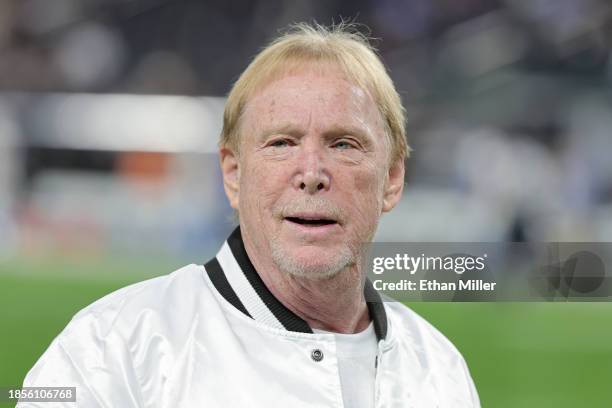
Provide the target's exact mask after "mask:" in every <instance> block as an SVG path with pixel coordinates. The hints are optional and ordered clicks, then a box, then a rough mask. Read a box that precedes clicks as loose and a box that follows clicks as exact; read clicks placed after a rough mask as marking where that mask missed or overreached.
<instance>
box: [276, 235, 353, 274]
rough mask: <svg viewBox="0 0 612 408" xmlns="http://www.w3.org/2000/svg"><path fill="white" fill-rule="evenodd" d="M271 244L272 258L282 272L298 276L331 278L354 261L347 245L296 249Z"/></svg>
mask: <svg viewBox="0 0 612 408" xmlns="http://www.w3.org/2000/svg"><path fill="white" fill-rule="evenodd" d="M276 244H278V243H273V245H272V248H271V249H272V259H273V260H274V263H275V264H276V266H277V267H278V268H279V269H280V270H281V271H282V272H284V273H287V274H289V275H293V276H296V277H300V278H309V279H326V278H331V277H333V276H335V275H336V274H338V273H339V272H340V271H342V270H343V269H345V268H346V267H347V266H349V265H351V264H353V263H354V257H353V254H352V252H351V251H350V250H349V249H348V248H347V247H342V248H320V247H314V246H308V247H300V248H296V249H289V248H286V247H285V246H284V245H276Z"/></svg>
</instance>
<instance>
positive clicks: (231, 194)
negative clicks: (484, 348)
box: [219, 147, 240, 210]
mask: <svg viewBox="0 0 612 408" xmlns="http://www.w3.org/2000/svg"><path fill="white" fill-rule="evenodd" d="M219 157H220V158H221V172H222V173H223V187H224V188H225V195H227V199H228V200H229V203H230V206H231V207H232V208H233V209H234V210H238V201H239V200H238V198H239V192H240V188H239V186H240V166H239V163H238V156H237V155H236V153H234V151H233V150H232V149H230V148H227V147H222V148H221V150H219Z"/></svg>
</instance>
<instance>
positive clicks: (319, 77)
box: [243, 66, 382, 133]
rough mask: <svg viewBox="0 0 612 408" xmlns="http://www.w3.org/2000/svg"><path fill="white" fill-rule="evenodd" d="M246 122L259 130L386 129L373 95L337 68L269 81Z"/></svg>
mask: <svg viewBox="0 0 612 408" xmlns="http://www.w3.org/2000/svg"><path fill="white" fill-rule="evenodd" d="M243 119H244V120H245V122H248V123H249V125H250V126H255V127H256V128H257V127H262V126H264V127H265V126H266V125H274V124H277V123H279V122H290V123H292V124H295V125H298V126H301V125H303V126H310V125H313V124H314V125H316V126H321V127H325V126H338V125H351V126H362V127H367V128H368V129H369V130H370V131H371V132H373V133H378V131H379V130H382V122H381V117H380V113H379V111H378V108H377V106H376V104H375V102H374V100H373V98H372V97H371V95H370V93H369V92H368V91H366V90H364V89H363V88H361V87H360V86H358V85H356V84H354V83H352V82H350V81H349V80H348V79H347V78H346V76H345V75H344V74H343V73H342V71H341V70H340V69H339V68H337V67H333V66H326V67H306V68H303V69H299V70H293V71H290V72H286V73H284V74H281V75H279V76H278V77H277V78H275V79H273V80H271V81H268V82H267V83H266V84H264V85H263V86H262V87H261V88H260V89H258V90H257V91H256V92H255V93H254V94H253V95H252V96H251V97H250V98H249V100H248V101H247V103H246V106H245V111H244V115H243Z"/></svg>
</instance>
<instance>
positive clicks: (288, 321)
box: [227, 227, 313, 333]
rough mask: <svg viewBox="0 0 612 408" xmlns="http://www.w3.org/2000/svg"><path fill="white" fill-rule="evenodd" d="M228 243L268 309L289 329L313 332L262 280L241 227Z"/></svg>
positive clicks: (233, 233)
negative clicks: (248, 252) (248, 251)
mask: <svg viewBox="0 0 612 408" xmlns="http://www.w3.org/2000/svg"><path fill="white" fill-rule="evenodd" d="M227 243H228V244H229V247H230V249H231V250H232V254H233V255H234V258H236V261H237V262H238V265H239V266H240V269H242V271H243V272H244V275H245V276H246V278H247V280H248V281H249V283H250V284H251V286H252V287H253V289H255V292H256V293H257V295H258V296H259V298H260V299H261V300H262V302H264V304H265V305H266V306H267V307H268V309H270V311H271V312H272V314H273V315H274V316H275V317H276V318H277V319H278V321H279V322H280V323H281V324H282V325H283V327H285V329H287V330H289V331H294V332H300V333H312V332H313V331H312V329H311V328H310V326H309V325H308V323H306V321H304V320H303V319H302V318H301V317H299V316H298V315H296V314H295V313H293V312H292V311H291V310H289V309H287V308H286V307H285V305H283V304H282V303H281V302H280V301H279V300H278V299H276V298H275V297H274V295H273V294H272V292H270V290H269V289H268V288H267V287H266V285H265V284H264V282H263V281H262V280H261V277H260V276H259V274H258V273H257V271H256V270H255V267H254V266H253V264H252V263H251V260H250V259H249V256H248V255H247V253H246V249H245V248H244V243H243V242H242V234H241V232H240V227H237V228H236V229H235V230H234V232H232V234H231V235H230V237H229V238H228V239H227Z"/></svg>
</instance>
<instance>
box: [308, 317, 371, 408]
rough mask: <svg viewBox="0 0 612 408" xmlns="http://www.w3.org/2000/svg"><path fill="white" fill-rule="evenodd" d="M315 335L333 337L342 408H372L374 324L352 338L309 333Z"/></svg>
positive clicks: (326, 332) (317, 331)
mask: <svg viewBox="0 0 612 408" xmlns="http://www.w3.org/2000/svg"><path fill="white" fill-rule="evenodd" d="M313 331H314V332H315V333H325V334H333V335H334V337H335V339H336V353H337V358H338V371H339V374H340V385H341V387H342V400H343V401H344V406H345V407H346V408H372V407H373V406H374V380H375V377H376V350H377V340H376V333H375V332H374V324H373V323H372V322H370V325H369V326H368V327H367V328H366V329H365V330H364V331H362V332H359V333H355V334H341V333H332V332H328V331H325V330H317V329H313Z"/></svg>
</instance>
